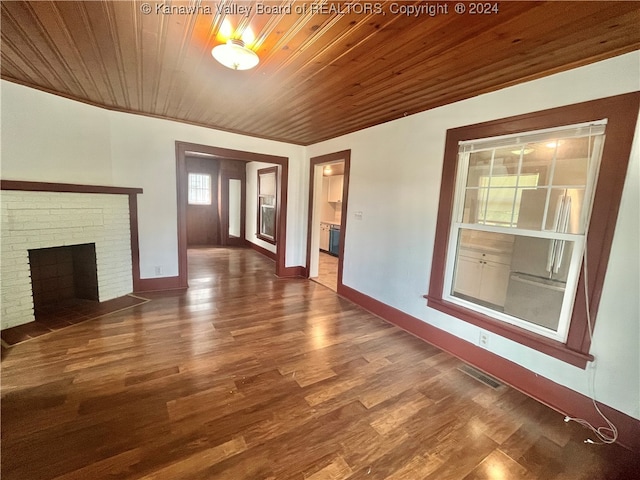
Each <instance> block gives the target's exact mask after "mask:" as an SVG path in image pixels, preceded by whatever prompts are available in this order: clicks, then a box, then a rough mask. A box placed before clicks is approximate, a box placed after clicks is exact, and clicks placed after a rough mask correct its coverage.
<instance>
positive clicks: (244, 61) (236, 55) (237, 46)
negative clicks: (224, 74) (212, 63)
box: [211, 38, 260, 70]
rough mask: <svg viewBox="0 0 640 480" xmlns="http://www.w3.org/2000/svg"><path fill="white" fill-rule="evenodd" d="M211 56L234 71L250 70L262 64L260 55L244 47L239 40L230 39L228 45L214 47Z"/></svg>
mask: <svg viewBox="0 0 640 480" xmlns="http://www.w3.org/2000/svg"><path fill="white" fill-rule="evenodd" d="M211 55H213V58H215V59H216V60H217V61H218V62H220V63H221V64H222V65H224V66H225V67H227V68H231V69H232V70H249V69H250V68H253V67H255V66H256V65H258V62H260V59H259V58H258V55H257V54H256V52H254V51H253V50H251V49H249V48H247V47H245V46H244V42H243V41H242V40H239V39H235V38H232V39H229V40H227V43H225V44H222V45H218V46H216V47H213V50H211Z"/></svg>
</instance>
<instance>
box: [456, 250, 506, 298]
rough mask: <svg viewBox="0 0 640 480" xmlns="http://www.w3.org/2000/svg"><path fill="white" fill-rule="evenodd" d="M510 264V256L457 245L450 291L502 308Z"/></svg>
mask: <svg viewBox="0 0 640 480" xmlns="http://www.w3.org/2000/svg"><path fill="white" fill-rule="evenodd" d="M510 263H511V257H510V255H500V254H491V253H486V252H482V251H478V250H471V249H465V248H461V249H460V251H459V253H458V261H457V266H456V277H455V283H454V285H455V286H454V293H460V294H462V295H466V296H468V297H473V298H475V299H478V300H480V301H482V302H487V303H491V304H493V305H498V306H501V307H503V306H504V303H505V300H506V297H507V286H508V285H509V274H510V273H511V266H510Z"/></svg>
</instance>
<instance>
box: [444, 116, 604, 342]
mask: <svg viewBox="0 0 640 480" xmlns="http://www.w3.org/2000/svg"><path fill="white" fill-rule="evenodd" d="M605 123H606V122H604V121H602V122H594V123H591V124H588V125H576V126H572V127H564V128H562V129H556V130H553V129H551V130H546V131H538V132H530V133H526V134H518V135H516V136H511V137H500V138H493V139H481V140H474V141H469V142H461V143H460V146H459V154H458V178H457V182H456V190H455V192H456V193H455V203H454V208H453V218H452V222H451V232H450V236H449V239H450V240H449V242H450V244H449V248H448V249H447V251H448V257H447V263H446V270H445V284H444V291H443V299H446V300H447V301H450V302H451V303H455V304H458V305H461V306H463V307H465V308H469V309H471V310H474V311H477V312H479V313H481V314H485V315H488V316H490V317H492V318H494V319H497V320H500V321H503V322H506V323H509V324H512V325H517V326H519V327H522V328H525V329H527V330H529V331H532V332H534V333H537V334H540V335H543V336H546V337H549V338H552V339H556V340H561V341H564V340H566V336H567V332H568V328H569V321H570V316H571V312H572V309H573V301H574V298H575V291H576V286H577V281H578V275H579V272H580V262H581V258H582V252H583V248H584V241H585V232H586V230H587V226H588V217H589V213H590V207H591V200H592V197H593V190H594V186H595V180H596V177H597V172H598V167H599V162H600V155H601V152H602V145H603V141H604V127H605Z"/></svg>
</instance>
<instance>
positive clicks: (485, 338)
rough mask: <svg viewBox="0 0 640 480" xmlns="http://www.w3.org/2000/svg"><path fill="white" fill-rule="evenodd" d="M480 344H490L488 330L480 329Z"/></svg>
mask: <svg viewBox="0 0 640 480" xmlns="http://www.w3.org/2000/svg"><path fill="white" fill-rule="evenodd" d="M478 345H480V346H481V347H485V348H486V347H488V346H489V334H488V333H487V332H484V331H480V338H478Z"/></svg>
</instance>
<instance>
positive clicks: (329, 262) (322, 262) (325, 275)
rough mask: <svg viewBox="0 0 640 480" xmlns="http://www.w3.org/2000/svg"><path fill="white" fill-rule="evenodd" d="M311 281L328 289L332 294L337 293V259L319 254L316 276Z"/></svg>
mask: <svg viewBox="0 0 640 480" xmlns="http://www.w3.org/2000/svg"><path fill="white" fill-rule="evenodd" d="M313 280H315V281H316V282H318V283H319V284H321V285H324V286H325V287H327V288H330V289H331V290H333V291H334V292H337V291H338V257H334V256H333V255H329V254H328V253H324V252H320V256H319V257H318V276H317V277H316V278H314V279H313Z"/></svg>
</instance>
